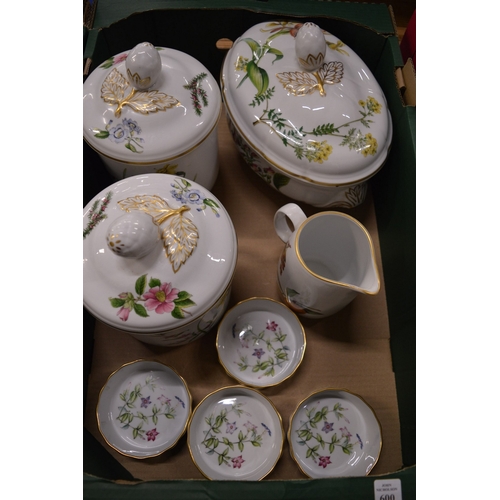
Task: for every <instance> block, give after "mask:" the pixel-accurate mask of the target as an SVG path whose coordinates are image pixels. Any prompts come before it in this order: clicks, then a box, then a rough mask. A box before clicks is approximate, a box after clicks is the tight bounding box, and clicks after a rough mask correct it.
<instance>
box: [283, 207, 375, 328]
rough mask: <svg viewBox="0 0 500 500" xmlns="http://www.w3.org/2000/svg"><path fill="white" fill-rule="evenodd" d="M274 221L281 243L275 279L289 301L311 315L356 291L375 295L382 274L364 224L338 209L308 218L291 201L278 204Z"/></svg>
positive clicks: (334, 307) (330, 310)
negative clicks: (276, 277) (281, 248)
mask: <svg viewBox="0 0 500 500" xmlns="http://www.w3.org/2000/svg"><path fill="white" fill-rule="evenodd" d="M274 227H275V230H276V233H277V234H278V236H279V237H280V238H281V239H282V240H283V242H284V243H285V248H284V249H283V252H282V254H281V257H280V260H279V264H278V283H279V287H280V290H281V293H282V295H283V298H284V299H285V301H286V303H287V305H288V306H289V307H290V308H291V309H292V310H293V311H294V312H296V313H298V314H301V315H303V316H305V317H309V318H321V317H326V316H330V315H332V314H334V313H336V312H338V311H339V310H340V309H342V308H343V307H345V306H346V305H347V304H349V302H351V301H352V300H353V299H354V298H355V297H356V295H357V294H358V293H364V294H368V295H375V294H377V293H378V292H379V290H380V278H379V273H378V269H377V264H376V262H375V254H374V250H373V243H372V240H371V238H370V235H369V233H368V231H367V230H366V228H365V227H364V226H363V225H362V224H361V223H360V222H358V221H357V220H356V219H354V218H353V217H351V216H349V215H346V214H344V213H341V212H332V211H326V212H319V213H317V214H315V215H313V216H311V217H309V218H307V217H306V215H305V214H304V212H303V211H302V209H301V208H300V207H299V206H298V205H296V204H295V203H289V204H287V205H284V206H283V207H281V208H280V209H279V210H278V211H277V212H276V214H275V216H274Z"/></svg>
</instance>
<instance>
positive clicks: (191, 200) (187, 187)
mask: <svg viewBox="0 0 500 500" xmlns="http://www.w3.org/2000/svg"><path fill="white" fill-rule="evenodd" d="M170 185H171V186H172V187H173V188H174V189H172V190H171V191H170V193H171V194H172V196H173V197H174V198H175V199H176V200H177V201H178V202H180V203H184V204H190V205H195V206H196V210H197V211H198V212H202V211H203V210H205V209H206V208H207V207H208V208H210V210H212V212H213V213H214V214H215V216H216V217H220V214H219V209H220V206H219V205H218V204H217V203H216V202H215V201H214V200H212V199H210V198H207V197H206V196H205V193H203V192H202V191H200V190H199V189H195V188H192V184H191V183H190V182H189V181H187V180H186V179H176V181H175V182H173V183H172V184H170Z"/></svg>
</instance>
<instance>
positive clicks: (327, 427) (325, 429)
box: [321, 422, 333, 434]
mask: <svg viewBox="0 0 500 500" xmlns="http://www.w3.org/2000/svg"><path fill="white" fill-rule="evenodd" d="M321 430H322V431H323V432H326V433H327V434H328V433H329V432H330V431H333V422H332V423H331V424H329V423H328V422H325V425H324V426H323V429H321Z"/></svg>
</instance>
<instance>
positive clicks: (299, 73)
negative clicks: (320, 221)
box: [221, 22, 392, 207]
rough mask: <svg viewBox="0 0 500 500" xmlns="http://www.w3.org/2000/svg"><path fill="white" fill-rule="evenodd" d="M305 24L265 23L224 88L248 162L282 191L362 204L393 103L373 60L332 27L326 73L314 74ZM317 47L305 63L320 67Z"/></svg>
mask: <svg viewBox="0 0 500 500" xmlns="http://www.w3.org/2000/svg"><path fill="white" fill-rule="evenodd" d="M301 27H302V25H301V24H296V23H295V22H282V23H281V22H271V23H261V24H258V25H256V26H254V27H252V28H251V29H249V30H248V31H247V32H246V33H244V34H243V35H242V36H241V37H240V38H239V39H238V40H236V41H235V43H234V45H233V46H232V48H231V50H230V51H229V52H228V54H227V57H226V59H225V61H224V65H223V71H222V78H221V85H222V93H223V99H224V102H225V104H226V109H227V112H228V117H229V120H230V123H231V129H232V133H233V137H234V139H235V141H236V144H237V146H238V147H239V149H240V151H241V153H242V154H243V158H244V159H245V161H246V162H247V163H248V164H249V166H250V167H251V168H252V169H253V170H254V171H255V172H256V173H257V174H258V175H259V176H260V177H261V178H263V179H264V180H265V181H266V182H267V183H268V184H269V185H270V186H272V187H273V188H275V189H278V190H279V191H281V192H282V193H283V194H285V195H287V196H289V197H291V198H293V199H295V200H299V201H304V202H306V203H309V204H311V205H314V206H319V207H322V206H339V207H340V206H342V207H352V206H356V205H358V204H359V203H361V202H362V201H363V200H364V197H365V194H366V185H365V184H364V182H365V181H366V180H367V179H369V178H370V177H371V176H373V175H375V173H376V172H377V171H378V170H379V169H380V168H381V167H382V165H383V164H384V162H385V160H386V158H387V154H388V151H389V148H390V144H391V140H392V122H391V116H390V113H389V110H388V107H387V103H386V99H385V96H384V93H383V91H382V89H381V88H380V86H379V85H378V83H377V81H376V80H375V77H374V76H373V74H372V73H371V71H370V69H369V68H368V67H367V66H366V64H364V62H363V61H362V60H361V59H360V58H359V57H358V56H357V55H356V54H355V53H354V52H353V51H352V49H350V48H349V47H348V46H346V45H345V44H343V43H342V41H341V40H339V39H337V38H336V37H335V36H333V35H332V34H330V33H326V32H324V37H325V40H326V53H325V56H324V60H323V62H322V63H321V65H320V67H319V69H317V70H315V71H308V70H306V69H305V68H304V67H303V64H301V63H300V62H299V60H298V58H297V55H296V43H295V41H296V37H299V33H301V31H302V30H301ZM313 45H314V44H312V45H311V47H310V46H309V45H306V48H305V50H306V52H307V51H308V50H311V51H313V52H314V53H312V52H311V53H310V54H307V55H306V53H303V54H301V55H302V57H301V59H302V60H303V61H310V62H311V63H312V66H316V63H317V62H318V61H319V59H318V58H320V56H319V55H318V54H317V53H316V52H315V51H316V50H317V48H315V47H314V46H313ZM299 53H300V51H299ZM312 66H311V67H312Z"/></svg>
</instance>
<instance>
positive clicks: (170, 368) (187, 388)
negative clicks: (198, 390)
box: [95, 358, 193, 460]
mask: <svg viewBox="0 0 500 500" xmlns="http://www.w3.org/2000/svg"><path fill="white" fill-rule="evenodd" d="M136 363H156V364H159V365H162V366H163V367H165V368H168V369H169V370H171V371H172V372H174V374H175V375H177V377H179V379H180V380H181V382H182V383H183V385H184V388H185V389H186V392H187V394H188V396H189V412H188V417H187V419H186V423H185V424H184V427H183V429H182V432H181V433H180V434H179V436H178V437H177V439H176V440H175V441H174V443H172V444H171V445H170V446H169V447H168V448H165V449H164V450H163V451H160V452H158V453H155V454H154V455H148V456H147V457H136V456H135V455H131V454H129V453H125V452H124V451H121V450H119V449H118V448H116V446H113V445H112V444H111V443H110V442H109V441H108V439H107V438H106V436H105V435H104V433H103V431H102V429H101V421H100V419H99V412H98V408H99V403H100V402H101V396H102V393H103V391H104V389H105V388H106V386H107V385H108V383H109V381H110V380H111V379H112V378H113V377H114V376H115V375H116V374H117V373H118V372H119V371H120V370H122V369H123V368H126V367H127V366H131V365H134V364H136ZM192 406H193V397H192V395H191V391H190V390H189V387H188V385H187V383H186V381H185V380H184V378H183V377H182V376H181V375H179V373H178V372H177V370H176V369H175V368H172V367H171V366H170V365H167V364H165V363H162V362H161V361H157V360H155V359H143V358H139V359H136V360H134V361H130V362H128V363H125V364H123V365H122V366H120V367H119V368H117V369H116V370H115V371H114V372H112V373H111V374H110V375H109V376H108V378H107V379H106V382H105V383H104V385H103V386H102V388H101V390H100V391H99V397H98V398H97V405H96V409H95V414H96V419H97V427H98V429H99V433H100V434H101V436H102V437H103V439H104V441H106V444H107V445H108V446H109V447H110V448H112V449H113V450H115V451H116V452H118V453H119V454H120V455H123V456H125V457H130V458H135V459H136V460H146V459H148V458H154V457H158V456H160V455H161V454H163V453H165V452H166V451H168V450H170V449H172V448H173V447H174V446H175V445H176V444H177V443H178V442H179V440H180V439H181V437H182V436H184V434H185V433H186V431H187V428H188V425H189V422H190V420H191V417H192V416H193V409H192Z"/></svg>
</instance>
